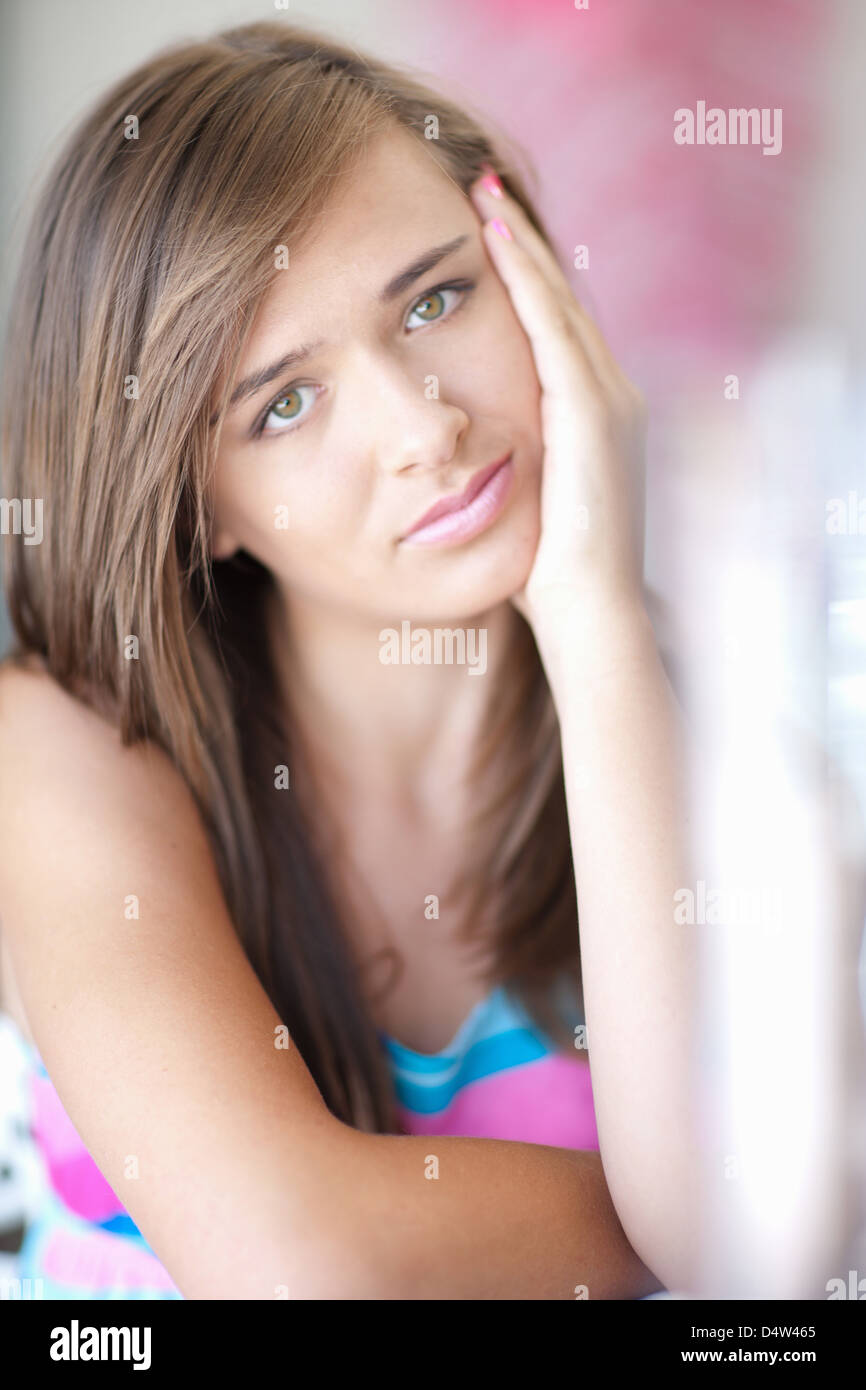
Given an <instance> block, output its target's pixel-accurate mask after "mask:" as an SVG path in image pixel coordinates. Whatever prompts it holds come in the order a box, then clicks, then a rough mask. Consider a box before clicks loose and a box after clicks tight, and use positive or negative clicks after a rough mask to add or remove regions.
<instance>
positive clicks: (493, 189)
mask: <svg viewBox="0 0 866 1390" xmlns="http://www.w3.org/2000/svg"><path fill="white" fill-rule="evenodd" d="M481 167H482V169H483V170H484V177H483V179H482V180H481V187H482V188H484V189H486V190H487V192H488V193H491V194H492V195H493V197H494V198H501V197H502V195H503V191H504V190H503V187H502V183H501V182H500V179H499V176H498V174H497V173H496V172H495V170H493V169H491V167H490V165H489V164H482V166H481Z"/></svg>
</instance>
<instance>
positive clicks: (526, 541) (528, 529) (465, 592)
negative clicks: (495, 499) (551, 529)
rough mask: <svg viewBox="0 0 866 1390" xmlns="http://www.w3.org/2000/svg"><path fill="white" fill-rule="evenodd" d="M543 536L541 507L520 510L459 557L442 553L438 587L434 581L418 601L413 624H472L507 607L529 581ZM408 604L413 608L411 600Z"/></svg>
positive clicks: (478, 539) (425, 588) (477, 540)
mask: <svg viewBox="0 0 866 1390" xmlns="http://www.w3.org/2000/svg"><path fill="white" fill-rule="evenodd" d="M527 513H529V514H527ZM539 535H540V517H539V512H538V507H537V505H536V506H535V507H534V508H533V509H532V510H531V511H530V509H529V508H520V509H519V511H515V512H514V513H513V514H511V515H508V516H503V517H502V519H501V522H500V523H499V524H497V525H496V526H493V527H492V528H491V529H490V531H488V532H486V533H485V534H484V535H483V536H479V537H477V538H476V541H475V542H474V543H473V544H472V545H470V546H467V547H465V548H461V550H460V551H458V550H452V551H448V552H446V551H442V552H441V553H440V568H439V575H438V583H437V582H436V581H434V580H433V579H430V580H429V581H428V582H427V583H426V584H425V586H424V590H423V592H420V593H417V594H414V595H413V598H414V599H416V600H417V602H415V603H413V604H412V607H413V609H414V614H413V615H412V616H413V621H417V622H433V621H436V622H439V623H448V622H450V623H452V624H453V623H457V622H469V621H474V620H476V619H477V618H478V617H479V615H481V614H484V613H488V612H489V611H490V610H491V609H493V608H496V607H498V605H499V604H501V603H507V602H508V600H509V599H511V598H512V597H513V595H514V594H517V593H519V592H520V591H521V589H523V588H524V586H525V584H526V581H527V579H528V578H529V575H530V573H531V570H532V564H533V561H534V559H535V552H536V550H537V548H538V538H539ZM481 542H483V544H481ZM446 556H447V557H448V558H447V560H446ZM406 602H407V607H408V606H409V598H408V594H407V600H406ZM406 616H407V617H408V616H410V614H409V613H407V614H406Z"/></svg>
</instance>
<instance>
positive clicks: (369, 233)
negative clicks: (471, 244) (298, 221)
mask: <svg viewBox="0 0 866 1390" xmlns="http://www.w3.org/2000/svg"><path fill="white" fill-rule="evenodd" d="M476 222H477V216H476V214H475V213H474V210H473V208H472V205H471V203H470V201H469V199H468V198H467V197H466V196H465V194H464V193H463V191H462V190H461V189H460V188H459V186H458V185H457V184H456V183H455V182H454V180H453V179H452V178H451V177H450V175H448V174H447V173H446V172H445V171H444V170H443V169H442V167H441V166H440V165H439V163H438V162H437V160H436V158H435V157H434V155H433V154H432V152H430V151H429V150H428V149H427V148H426V142H425V141H423V140H421V139H416V138H415V137H414V136H413V135H411V134H409V132H407V131H405V130H403V129H401V128H399V127H398V128H396V129H394V130H388V131H387V132H385V133H380V134H379V135H377V136H376V137H374V139H372V140H371V141H370V144H369V145H368V146H367V147H366V148H365V149H364V150H363V152H362V153H361V154H360V155H359V158H358V161H357V163H356V164H355V165H353V166H352V168H351V169H349V170H348V171H347V172H346V173H344V175H343V176H342V177H341V179H340V180H339V181H338V183H337V184H335V187H334V191H333V193H332V195H331V197H330V198H329V200H328V202H327V203H326V204H325V206H324V207H323V209H322V211H321V213H320V214H319V216H318V218H317V219H316V221H315V223H314V225H313V227H312V229H311V231H310V232H309V234H308V235H307V236H306V237H305V238H304V241H303V242H302V244H301V245H300V246H298V247H297V248H295V247H292V248H291V250H290V254H289V266H288V268H287V269H285V270H283V271H279V272H278V273H277V275H276V277H275V281H274V284H273V286H272V288H271V290H270V291H269V292H268V294H267V295H266V297H265V299H264V301H263V303H262V305H261V308H260V310H259V314H258V315H257V317H256V322H255V326H254V330H253V336H254V337H255V338H257V339H258V340H259V341H260V340H261V335H262V334H264V333H267V332H268V331H269V329H272V328H273V327H274V325H275V322H276V321H282V324H283V327H284V328H285V324H286V316H289V317H290V318H291V319H292V320H297V321H298V322H299V323H300V320H301V317H302V316H303V315H304V312H305V310H306V309H310V310H314V311H320V310H321V309H322V307H323V305H324V304H326V303H328V304H329V303H332V302H336V301H337V300H339V299H341V300H343V301H344V302H345V295H346V294H347V293H349V292H351V294H352V296H353V297H358V296H360V297H363V298H364V300H365V301H366V302H369V299H370V298H371V297H372V296H374V295H376V294H378V292H379V290H381V289H382V287H383V286H384V284H385V282H386V281H387V280H388V279H389V278H390V277H391V276H392V275H393V274H395V273H396V272H397V271H398V270H400V269H402V268H403V267H404V266H405V265H406V264H407V263H408V262H409V261H411V259H412V257H413V256H415V255H418V254H419V253H420V252H422V251H425V250H427V249H428V248H429V247H431V246H433V245H436V244H438V243H441V242H445V241H448V240H450V239H451V238H452V237H455V236H457V235H459V234H460V233H462V232H467V231H468V232H471V231H472V230H473V228H474V226H475V224H476ZM304 327H305V329H306V328H307V327H309V328H310V334H311V336H312V331H313V328H314V325H313V324H312V323H309V322H308V321H307V320H306V319H305V321H304ZM324 331H325V330H324V328H323V327H317V328H316V336H319V334H320V333H324Z"/></svg>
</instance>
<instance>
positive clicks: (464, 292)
mask: <svg viewBox="0 0 866 1390" xmlns="http://www.w3.org/2000/svg"><path fill="white" fill-rule="evenodd" d="M474 289H475V281H474V280H451V281H449V282H448V284H446V285H433V286H432V287H431V288H430V289H429V290H425V291H424V293H423V294H419V295H418V296H417V298H416V299H414V300H413V301H412V308H411V309H410V310H409V313H410V314H412V313H414V311H415V308H416V306H417V305H418V304H423V303H424V300H425V299H429V298H430V297H431V295H434V294H441V293H442V291H443V290H459V291H460V292H461V296H462V297H461V298H460V299H459V300H458V302H457V303H456V304H455V305H454V307H453V308H452V309H451V310H450V311H447V312H446V313H444V314H442V315H440V317H439V318H438V319H431V320H430V323H431V324H434V323H444V322H445V320H446V319H449V320H450V319H453V317H454V315H455V314H458V313H459V312H460V310H461V309H462V308H463V306H464V304H465V303H466V301H467V299H468V298H469V296H470V294H471V293H472V291H473V290H474ZM423 326H424V325H422V327H423ZM416 331H417V330H416V329H412V332H413V333H414V332H416ZM307 385H309V383H308V382H303V381H295V382H291V383H290V384H289V385H288V386H284V387H283V388H282V390H281V391H279V392H278V393H277V395H276V396H274V397H273V399H272V400H271V401H270V402H269V404H268V405H266V406H265V408H264V410H263V411H262V413H261V415H260V416H259V417H258V420H257V421H256V423H255V425H254V427H253V438H254V439H261V438H262V437H263V436H264V437H268V436H269V435H270V436H272V437H273V436H276V435H283V434H293V433H294V432H295V430H299V429H301V427H302V426H303V425H305V424H306V422H307V418H306V416H305V417H304V419H303V420H301V422H300V424H297V425H286V426H285V428H283V429H278V430H265V425H266V424H267V422H268V417H269V415H270V413H271V411H272V410H273V408H274V406H275V405H279V403H280V401H281V400H283V398H284V397H285V396H287V395H288V394H289V392H291V391H298V390H301V389H302V388H303V387H304V386H307Z"/></svg>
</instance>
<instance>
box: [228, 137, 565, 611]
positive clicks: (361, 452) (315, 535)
mask: <svg viewBox="0 0 866 1390" xmlns="http://www.w3.org/2000/svg"><path fill="white" fill-rule="evenodd" d="M480 225H481V224H480V222H479V219H478V214H477V213H476V211H475V209H474V208H473V206H472V204H471V203H470V201H469V199H468V198H467V197H466V196H465V195H464V194H463V193H462V192H461V191H460V189H459V188H457V187H456V186H455V184H454V183H453V182H452V181H451V179H450V178H449V177H448V176H447V175H446V174H445V173H443V172H442V170H441V169H440V167H439V166H438V164H437V163H436V161H435V160H434V159H433V157H432V156H431V155H428V154H427V152H426V150H425V149H424V147H423V145H420V144H419V142H418V141H417V140H415V139H414V138H413V137H412V136H411V135H409V134H407V133H406V132H405V131H403V130H402V129H398V130H396V131H389V132H388V133H387V135H383V136H381V137H379V138H378V139H377V141H375V142H374V143H373V144H371V146H370V149H369V152H368V153H367V155H365V157H364V159H363V161H362V163H361V164H360V165H358V166H356V167H355V168H354V169H353V170H352V173H351V175H349V176H347V178H346V179H345V181H344V182H343V183H342V184H340V185H338V186H337V188H336V190H335V194H334V197H333V199H332V201H331V203H330V204H329V206H328V208H327V210H326V212H325V214H324V215H323V217H322V219H321V222H320V224H319V225H318V227H317V229H316V231H315V233H314V234H313V235H312V236H311V237H310V238H308V239H307V241H306V242H305V244H304V245H303V246H302V247H301V248H300V250H298V251H297V252H294V251H293V252H292V254H291V256H290V257H289V266H288V268H287V269H284V270H281V271H277V272H276V273H275V282H274V285H273V288H272V289H271V290H270V291H269V293H268V295H267V297H266V299H265V300H264V301H263V303H262V306H261V308H260V311H259V313H258V315H257V317H256V320H255V322H254V325H253V330H252V333H251V335H250V338H249V340H248V343H247V347H246V350H245V352H244V355H243V358H242V360H241V362H240V365H239V368H238V372H237V374H236V379H235V383H234V385H235V387H237V386H239V385H240V384H241V383H242V382H244V381H245V380H247V379H248V378H251V377H254V376H256V375H257V374H259V375H260V376H264V375H265V373H267V375H268V380H267V381H263V382H261V384H260V385H259V386H258V389H255V390H253V391H251V393H250V394H247V395H245V396H244V397H243V398H242V399H239V400H238V401H237V402H236V403H235V404H234V405H233V406H232V408H231V410H230V412H229V414H228V416H227V418H226V423H225V427H224V429H223V433H222V437H221V441H220V450H219V455H218V460H217V469H216V476H215V484H214V506H215V513H214V520H215V527H214V553H215V556H216V557H217V558H225V557H227V556H229V555H231V554H232V553H233V551H234V550H235V549H236V548H237V547H241V548H243V549H244V550H246V551H248V552H249V553H250V554H251V555H253V556H255V558H256V559H258V560H259V561H261V563H262V564H264V565H266V566H267V567H268V568H269V569H270V570H271V571H272V572H273V574H274V575H275V577H276V579H277V581H278V584H279V585H280V588H281V589H282V590H283V592H284V593H285V594H286V596H287V597H288V599H289V601H290V602H291V600H292V598H293V597H295V598H297V599H298V600H301V601H304V602H306V603H310V602H314V603H318V604H327V605H329V606H331V607H337V608H339V609H340V610H342V611H343V613H344V614H346V615H349V614H353V615H357V617H358V618H359V620H364V619H367V620H370V621H373V622H375V623H380V622H381V621H382V620H383V619H389V620H391V619H397V620H402V619H404V618H408V619H410V620H412V621H419V620H423V619H437V618H445V619H451V620H453V619H456V618H461V617H463V618H465V617H469V616H471V615H474V614H478V613H481V612H483V611H485V610H486V609H488V608H489V607H491V606H493V605H494V604H496V603H499V602H501V601H502V600H503V599H506V598H508V597H509V596H510V595H512V594H514V593H516V592H517V591H518V590H519V589H521V588H522V587H523V584H524V583H525V581H526V578H527V576H528V574H529V570H530V566H531V564H532V560H533V557H534V554H535V548H536V545H537V541H538V534H539V490H540V478H541V459H542V445H541V416H540V395H541V393H540V387H539V383H538V378H537V376H536V372H535V367H534V362H533V358H532V354H531V351H530V346H529V341H528V339H527V337H526V335H525V333H524V331H523V329H522V327H521V325H520V322H519V320H518V319H517V317H516V315H515V312H514V309H513V308H512V305H511V300H510V298H509V295H508V292H507V290H506V288H505V286H504V284H503V283H502V281H501V280H500V279H499V276H498V275H497V273H496V271H495V269H494V268H493V265H492V262H491V261H490V259H489V257H488V255H487V252H486V249H485V246H484V242H483V239H482V237H481V234H480ZM458 238H459V239H461V244H460V245H459V246H458V247H457V248H456V249H454V250H452V251H451V252H450V254H448V255H446V256H444V257H443V258H442V259H441V260H439V261H438V262H437V263H436V265H435V266H433V265H429V266H428V267H427V268H425V269H424V270H423V272H422V273H421V274H419V275H417V276H413V277H412V278H411V279H410V277H409V276H408V275H403V278H402V282H401V283H400V284H399V285H397V286H392V287H391V290H390V291H386V287H387V286H388V285H389V282H391V281H392V280H394V279H395V277H397V276H398V275H401V274H402V273H403V272H406V271H407V270H409V268H410V267H412V265H413V263H414V262H416V261H418V260H419V259H420V258H421V257H424V256H427V255H428V253H430V252H431V250H432V249H433V248H441V247H442V246H443V245H444V244H445V243H448V242H452V241H455V240H457V239H458ZM314 340H315V344H314ZM307 345H312V347H311V350H310V351H309V353H308V355H306V356H305V357H304V358H303V360H296V361H295V362H292V363H288V364H286V363H284V364H283V365H282V367H279V368H278V367H277V366H276V364H278V363H280V361H281V359H285V358H286V357H287V355H288V354H290V353H296V352H297V351H298V350H299V349H301V348H302V346H307ZM272 367H274V371H273V373H271V368H272ZM259 430H261V433H257V432H258V431H259ZM509 454H510V455H511V456H512V460H511V466H510V467H508V466H506V467H505V468H504V469H503V470H502V471H501V473H500V474H498V475H497V476H495V477H493V478H492V481H491V483H490V486H489V487H488V488H487V489H484V490H483V492H482V493H480V494H479V498H478V501H477V502H476V503H475V504H474V505H473V506H472V507H471V509H470V511H469V512H468V513H467V512H466V511H464V512H462V513H461V514H460V517H459V518H458V520H459V522H460V527H459V528H455V526H454V518H452V521H451V522H449V523H446V525H445V527H444V528H443V526H442V524H439V525H437V527H435V528H432V529H431V530H428V531H427V532H426V533H425V535H424V536H422V535H420V534H417V535H416V536H415V537H414V538H412V537H408V536H407V533H408V532H409V531H410V530H412V528H414V527H416V526H417V523H418V522H419V521H420V519H421V518H422V516H424V514H425V513H426V512H428V511H429V509H430V508H431V507H433V506H434V504H436V503H438V502H440V501H441V500H443V499H446V498H454V497H455V496H456V495H458V494H460V493H462V492H463V491H464V489H465V488H466V487H467V485H468V484H469V483H470V480H472V479H476V475H478V474H479V473H480V472H481V470H484V469H489V467H490V465H491V464H494V463H495V462H497V461H498V460H501V459H503V458H504V457H505V456H506V455H509ZM491 517H492V519H491ZM479 527H480V528H481V529H479ZM461 528H462V529H461ZM455 529H456V531H457V533H456V534H455ZM443 530H445V531H446V532H447V534H445V535H444V536H443V534H442V532H443ZM425 539H426V541H427V543H426V544H419V543H418V542H419V541H421V540H425ZM430 542H433V543H430Z"/></svg>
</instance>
